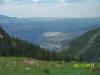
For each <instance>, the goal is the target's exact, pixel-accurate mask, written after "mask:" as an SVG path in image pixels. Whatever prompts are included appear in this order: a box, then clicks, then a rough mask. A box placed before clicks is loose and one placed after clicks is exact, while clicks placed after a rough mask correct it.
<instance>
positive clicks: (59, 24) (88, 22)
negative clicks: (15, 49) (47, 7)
mask: <svg viewBox="0 0 100 75" xmlns="http://www.w3.org/2000/svg"><path fill="white" fill-rule="evenodd" d="M0 26H1V27H3V28H4V29H5V30H6V31H7V33H9V34H10V35H11V36H15V37H18V38H21V39H23V40H28V41H30V42H36V43H39V44H40V45H41V47H43V48H49V49H51V50H54V49H57V48H59V47H62V45H65V44H66V43H68V42H69V41H70V40H72V39H74V38H76V37H78V36H80V35H82V34H83V33H84V32H85V31H88V30H90V29H95V28H98V27H100V18H53V17H31V18H16V17H8V16H4V15H0ZM82 31H83V32H82ZM79 32H81V33H82V34H79ZM47 33H49V35H53V36H49V37H48V36H45V34H47ZM56 33H59V34H57V35H54V34H56ZM73 34H75V36H72V35H73ZM78 34H79V35H78ZM63 36H64V37H69V38H72V39H68V38H63ZM54 39H56V41H54ZM41 40H42V41H41ZM59 40H60V41H59ZM65 41H66V42H65ZM45 44H46V45H45Z"/></svg>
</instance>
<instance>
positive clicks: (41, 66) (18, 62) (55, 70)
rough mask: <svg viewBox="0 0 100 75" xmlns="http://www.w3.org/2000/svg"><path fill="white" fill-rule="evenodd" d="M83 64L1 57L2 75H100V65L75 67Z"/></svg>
mask: <svg viewBox="0 0 100 75" xmlns="http://www.w3.org/2000/svg"><path fill="white" fill-rule="evenodd" d="M74 64H88V63H82V62H74V61H73V62H69V63H67V62H64V61H49V62H48V61H41V60H36V59H31V58H24V57H0V75H100V63H89V64H94V68H88V67H82V66H79V67H75V66H74Z"/></svg>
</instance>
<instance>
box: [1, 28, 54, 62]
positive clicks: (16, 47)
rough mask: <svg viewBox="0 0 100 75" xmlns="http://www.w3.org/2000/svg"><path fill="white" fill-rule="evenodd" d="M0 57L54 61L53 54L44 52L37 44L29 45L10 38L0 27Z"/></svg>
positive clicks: (26, 42)
mask: <svg viewBox="0 0 100 75" xmlns="http://www.w3.org/2000/svg"><path fill="white" fill-rule="evenodd" d="M0 56H18V57H19V56H22V57H31V58H37V59H43V60H50V59H52V60H53V59H54V57H53V56H55V53H54V52H50V51H49V50H45V49H43V48H41V47H39V46H38V45H37V44H33V43H29V42H28V41H24V40H21V39H18V38H15V37H10V36H9V35H8V34H7V33H6V32H5V31H4V30H3V29H2V28H1V27H0Z"/></svg>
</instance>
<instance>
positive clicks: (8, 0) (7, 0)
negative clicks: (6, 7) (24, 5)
mask: <svg viewBox="0 0 100 75" xmlns="http://www.w3.org/2000/svg"><path fill="white" fill-rule="evenodd" d="M4 2H12V0H4Z"/></svg>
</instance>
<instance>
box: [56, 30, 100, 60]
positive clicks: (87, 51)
mask: <svg viewBox="0 0 100 75" xmlns="http://www.w3.org/2000/svg"><path fill="white" fill-rule="evenodd" d="M57 52H58V53H59V54H60V55H62V56H69V55H71V56H76V57H77V58H79V57H80V56H81V58H83V59H84V60H86V61H100V28H99V29H95V30H91V31H89V32H86V33H85V34H84V35H82V36H80V37H78V38H77V39H74V40H72V41H71V42H70V43H69V44H68V45H66V46H64V47H62V48H60V49H59V50H58V51H57Z"/></svg>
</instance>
